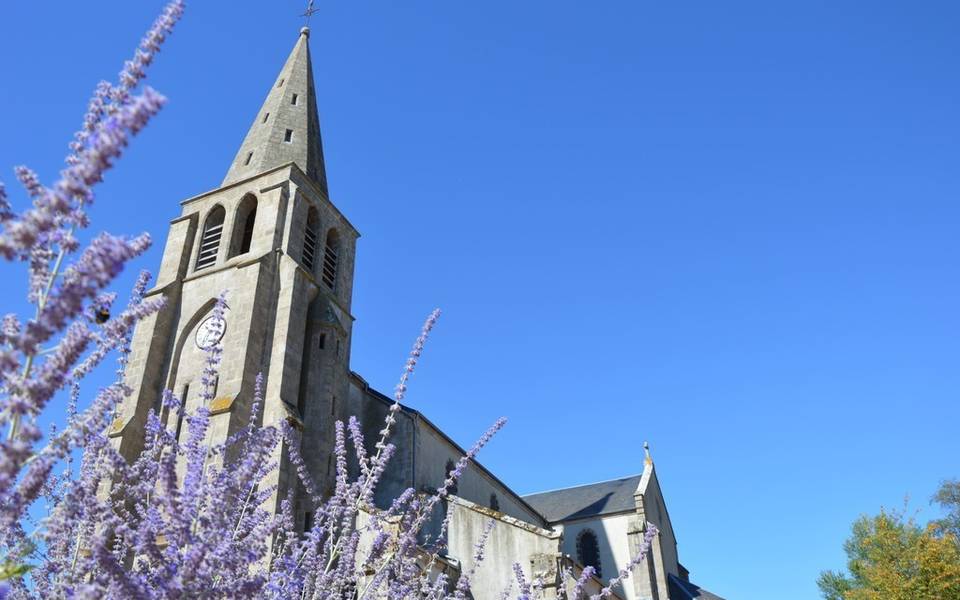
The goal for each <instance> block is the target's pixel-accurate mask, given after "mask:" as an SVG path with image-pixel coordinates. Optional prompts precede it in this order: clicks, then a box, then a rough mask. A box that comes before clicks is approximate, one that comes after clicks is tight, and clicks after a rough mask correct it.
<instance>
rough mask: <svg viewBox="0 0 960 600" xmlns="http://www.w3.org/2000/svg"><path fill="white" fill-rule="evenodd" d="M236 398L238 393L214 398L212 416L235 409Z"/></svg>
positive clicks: (211, 408)
mask: <svg viewBox="0 0 960 600" xmlns="http://www.w3.org/2000/svg"><path fill="white" fill-rule="evenodd" d="M236 399H237V396H236V395H233V396H220V397H218V398H214V399H213V402H211V403H210V416H211V417H212V416H213V415H220V414H223V413H226V412H230V411H231V410H232V409H233V401H234V400H236Z"/></svg>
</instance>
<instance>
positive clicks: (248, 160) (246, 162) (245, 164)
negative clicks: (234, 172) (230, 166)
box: [243, 152, 253, 166]
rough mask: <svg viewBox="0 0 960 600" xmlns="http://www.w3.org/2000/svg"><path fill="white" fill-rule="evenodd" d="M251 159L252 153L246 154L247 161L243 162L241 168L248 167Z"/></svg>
mask: <svg viewBox="0 0 960 600" xmlns="http://www.w3.org/2000/svg"><path fill="white" fill-rule="evenodd" d="M251 158H253V152H247V160H245V161H243V166H247V165H249V164H250V159H251Z"/></svg>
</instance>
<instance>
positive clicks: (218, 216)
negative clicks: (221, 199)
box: [197, 206, 227, 270]
mask: <svg viewBox="0 0 960 600" xmlns="http://www.w3.org/2000/svg"><path fill="white" fill-rule="evenodd" d="M226 214H227V213H226V211H225V210H223V207H222V206H217V207H215V208H214V209H213V210H211V211H210V214H209V215H207V220H206V222H205V223H204V225H203V236H202V237H201V238H200V250H199V252H197V270H200V269H203V268H206V267H209V266H210V265H212V264H213V263H215V262H217V253H218V252H219V251H220V238H222V237H223V219H224V217H225V216H226Z"/></svg>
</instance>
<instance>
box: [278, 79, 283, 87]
mask: <svg viewBox="0 0 960 600" xmlns="http://www.w3.org/2000/svg"><path fill="white" fill-rule="evenodd" d="M281 85H283V78H281V79H280V81H278V82H277V87H280V86H281Z"/></svg>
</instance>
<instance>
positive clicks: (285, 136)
mask: <svg viewBox="0 0 960 600" xmlns="http://www.w3.org/2000/svg"><path fill="white" fill-rule="evenodd" d="M283 141H285V142H287V143H290V142H292V141H293V130H292V129H288V130H287V132H286V133H284V134H283Z"/></svg>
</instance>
